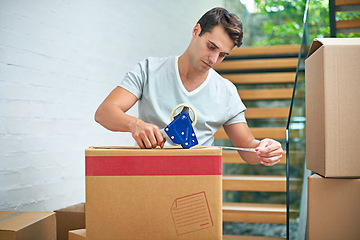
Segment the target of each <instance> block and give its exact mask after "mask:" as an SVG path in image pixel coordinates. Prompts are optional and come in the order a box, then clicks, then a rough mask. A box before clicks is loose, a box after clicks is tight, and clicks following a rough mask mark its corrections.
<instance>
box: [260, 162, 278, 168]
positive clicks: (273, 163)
mask: <svg viewBox="0 0 360 240" xmlns="http://www.w3.org/2000/svg"><path fill="white" fill-rule="evenodd" d="M279 162H280V160H276V161H273V162H265V161H261V164H262V165H264V166H267V167H271V166H274V165H275V164H278V163H279Z"/></svg>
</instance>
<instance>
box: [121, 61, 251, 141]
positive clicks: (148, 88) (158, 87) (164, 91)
mask: <svg viewBox="0 0 360 240" xmlns="http://www.w3.org/2000/svg"><path fill="white" fill-rule="evenodd" d="M178 59H179V57H177V56H171V57H168V58H155V57H149V58H147V59H144V60H143V61H141V62H139V63H138V64H137V65H136V66H135V67H134V68H133V69H132V70H131V71H130V72H128V73H127V74H126V76H125V78H124V80H123V81H122V82H121V83H120V85H119V86H120V87H122V88H124V89H126V90H128V91H129V92H131V93H132V94H134V95H135V96H136V97H137V98H138V100H139V101H138V106H139V118H140V119H141V120H143V121H145V122H147V123H151V124H154V125H156V126H158V127H159V128H160V129H161V128H164V127H165V126H167V125H168V124H169V123H170V122H171V119H170V114H171V112H172V110H173V108H175V107H176V106H177V105H179V104H181V103H188V104H190V105H191V106H192V107H193V108H194V109H195V111H196V114H197V123H196V125H195V126H194V131H195V134H196V136H197V139H198V141H199V144H200V145H213V143H214V134H215V133H216V131H217V130H218V129H219V128H220V127H221V126H222V125H229V124H234V123H241V122H246V120H245V114H244V111H245V110H246V107H245V106H244V104H243V103H242V101H241V99H240V97H239V94H238V92H237V89H236V87H235V85H234V84H233V83H231V82H230V81H229V80H227V79H224V78H223V77H221V76H220V75H219V74H218V73H217V72H216V71H215V70H213V69H210V70H209V73H208V76H207V78H206V80H205V81H204V82H203V83H202V84H201V85H200V86H199V87H198V88H197V89H195V90H194V91H191V92H188V91H187V90H186V89H185V87H184V85H183V84H182V81H181V79H180V74H179V67H178ZM169 142H170V141H167V145H171V143H169Z"/></svg>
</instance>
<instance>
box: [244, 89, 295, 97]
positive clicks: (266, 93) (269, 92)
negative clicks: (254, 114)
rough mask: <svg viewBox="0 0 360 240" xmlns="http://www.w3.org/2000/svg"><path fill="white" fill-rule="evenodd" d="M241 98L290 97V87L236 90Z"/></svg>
mask: <svg viewBox="0 0 360 240" xmlns="http://www.w3.org/2000/svg"><path fill="white" fill-rule="evenodd" d="M238 93H239V95H240V98H241V99H242V100H262V99H291V97H292V93H293V89H292V88H280V89H246V90H238Z"/></svg>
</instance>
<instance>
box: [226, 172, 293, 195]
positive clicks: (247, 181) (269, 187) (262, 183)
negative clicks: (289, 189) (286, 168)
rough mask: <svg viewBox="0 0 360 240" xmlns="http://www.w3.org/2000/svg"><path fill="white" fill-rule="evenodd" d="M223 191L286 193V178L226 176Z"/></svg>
mask: <svg viewBox="0 0 360 240" xmlns="http://www.w3.org/2000/svg"><path fill="white" fill-rule="evenodd" d="M222 179H223V181H222V182H223V190H225V191H254V192H286V176H262V175H256V176H254V175H224V176H223V178H222Z"/></svg>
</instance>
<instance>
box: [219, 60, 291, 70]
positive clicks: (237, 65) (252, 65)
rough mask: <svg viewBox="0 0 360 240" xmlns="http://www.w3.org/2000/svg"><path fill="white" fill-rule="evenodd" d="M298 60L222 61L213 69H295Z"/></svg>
mask: <svg viewBox="0 0 360 240" xmlns="http://www.w3.org/2000/svg"><path fill="white" fill-rule="evenodd" d="M297 64H298V58H297V57H296V58H295V57H294V58H270V59H245V60H228V61H223V62H222V63H220V64H219V65H217V66H216V67H215V70H216V71H227V70H259V69H288V68H296V67H297Z"/></svg>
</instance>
